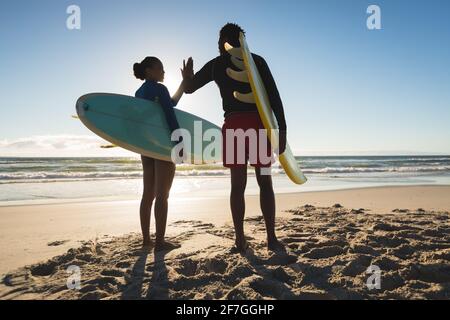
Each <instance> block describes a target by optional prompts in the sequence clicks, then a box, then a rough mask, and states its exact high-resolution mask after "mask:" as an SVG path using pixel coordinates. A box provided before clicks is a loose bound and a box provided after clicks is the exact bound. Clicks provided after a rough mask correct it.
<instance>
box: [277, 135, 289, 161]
mask: <svg viewBox="0 0 450 320" xmlns="http://www.w3.org/2000/svg"><path fill="white" fill-rule="evenodd" d="M279 133H280V134H279V136H280V137H279V139H280V140H279V144H278V155H282V154H283V153H284V151H286V136H287V131H286V130H280V131H279Z"/></svg>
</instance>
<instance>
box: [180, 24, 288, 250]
mask: <svg viewBox="0 0 450 320" xmlns="http://www.w3.org/2000/svg"><path fill="white" fill-rule="evenodd" d="M241 32H242V33H244V30H242V28H241V27H240V26H238V25H236V24H233V23H228V24H226V25H225V26H224V27H223V28H222V29H221V31H220V36H219V51H220V56H218V57H216V58H214V59H213V60H211V61H209V62H208V63H207V64H206V65H205V66H204V67H203V68H202V69H201V70H200V71H199V72H197V73H196V74H195V75H194V71H193V61H192V58H189V60H188V62H187V65H186V68H185V72H183V78H184V91H185V93H193V92H195V91H196V90H198V89H199V88H201V87H203V86H204V85H206V84H207V83H209V82H211V81H215V82H216V84H217V86H218V87H219V89H220V94H221V96H222V100H223V109H224V111H225V122H224V125H223V127H222V135H223V152H222V153H223V164H224V166H225V167H228V168H230V173H231V194H230V205H231V212H232V215H233V223H234V228H235V232H236V242H235V244H236V250H237V251H238V252H241V253H244V252H245V251H246V250H247V248H248V243H247V241H246V239H245V236H244V216H245V197H244V193H245V187H246V184H247V163H246V162H247V161H249V160H250V161H249V163H250V165H251V166H253V167H255V173H256V179H257V182H258V185H259V188H260V205H261V210H262V213H263V216H264V221H265V224H266V230H267V246H268V249H269V250H274V251H279V250H283V249H284V246H283V245H282V243H281V242H279V241H278V239H277V237H276V235H275V195H274V191H273V187H272V177H271V175H270V174H267V173H266V172H264V170H265V169H266V168H269V169H270V167H271V165H272V162H273V158H271V157H272V151H271V146H270V143H266V144H265V145H266V146H267V150H263V152H262V153H263V154H267V155H268V156H269V159H270V158H271V159H270V161H268V162H267V161H263V159H262V158H261V157H260V155H261V152H259V151H260V147H261V145H262V144H261V143H260V140H261V139H262V138H261V136H260V135H257V137H258V138H257V140H256V141H252V143H257V144H258V147H257V150H258V155H257V157H256V159H250V157H249V153H250V150H249V149H251V147H252V146H250V145H249V143H245V144H243V145H242V147H243V148H245V150H244V152H245V156H246V159H245V160H246V161H245V162H244V163H241V162H239V161H236V155H235V157H232V158H233V160H232V161H229V160H230V159H227V154H229V153H230V152H233V151H236V145H235V144H236V143H235V141H230V139H235V136H233V137H231V138H230V136H229V135H227V134H226V132H227V131H229V130H234V131H235V132H238V131H239V132H242V131H247V130H256V131H259V130H261V129H264V126H263V124H262V122H261V119H260V117H259V114H258V110H257V107H256V104H254V103H245V102H242V101H239V100H237V99H236V98H235V97H234V95H233V92H234V91H238V92H250V91H251V88H250V85H249V84H248V83H245V82H239V81H236V80H233V79H232V78H230V77H229V76H228V75H227V72H226V70H227V68H231V69H233V70H235V71H240V70H238V69H237V67H236V66H235V65H234V64H233V63H232V61H231V56H230V54H228V52H227V51H226V49H225V46H224V45H225V43H229V44H231V45H232V46H233V47H235V48H236V47H240V43H239V34H240V33H241ZM244 34H245V33H244ZM253 58H254V60H255V63H256V65H257V67H258V71H259V73H260V75H261V78H262V79H263V82H264V85H265V88H266V90H267V93H268V96H269V101H270V104H271V106H272V109H273V112H274V114H275V117H276V119H277V121H278V125H279V129H280V143H279V145H280V147H279V154H282V153H283V152H284V150H285V148H286V121H285V118H284V111H283V104H282V102H281V98H280V95H279V93H278V90H277V87H276V84H275V81H274V79H273V77H272V74H271V72H270V69H269V67H268V66H267V63H266V62H265V60H264V59H263V58H262V57H260V56H258V55H255V54H253ZM263 137H264V139H266V140H268V139H267V136H265V135H263ZM230 146H231V147H230ZM230 148H234V150H231V149H230ZM235 153H236V152H234V154H235ZM229 158H231V157H229ZM252 158H254V157H252ZM266 158H267V157H266ZM227 160H228V161H227ZM266 171H267V170H266Z"/></svg>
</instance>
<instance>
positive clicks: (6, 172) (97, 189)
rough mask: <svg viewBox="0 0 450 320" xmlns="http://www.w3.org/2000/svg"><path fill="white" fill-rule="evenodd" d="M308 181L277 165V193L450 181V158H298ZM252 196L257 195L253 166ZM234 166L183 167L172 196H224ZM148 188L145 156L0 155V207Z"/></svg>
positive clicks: (125, 194)
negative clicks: (292, 177)
mask: <svg viewBox="0 0 450 320" xmlns="http://www.w3.org/2000/svg"><path fill="white" fill-rule="evenodd" d="M296 159H297V161H298V163H299V165H300V166H301V168H302V169H303V172H304V173H305V175H306V176H307V177H308V182H307V183H306V184H304V185H301V186H298V185H295V184H293V183H292V182H291V181H290V180H289V178H288V177H287V176H286V175H285V174H284V171H283V170H282V168H281V167H280V166H279V165H278V164H276V165H275V166H274V168H273V169H272V175H273V181H274V188H275V192H276V193H287V192H304V191H318V190H337V189H347V188H359V187H372V186H404V185H437V184H440V185H450V156H336V157H331V156H330V157H325V156H322V157H296ZM248 172H249V179H248V184H247V190H246V194H249V195H250V194H257V193H258V187H257V183H256V179H255V178H254V170H253V169H251V168H249V171H248ZM229 190H230V175H229V170H228V169H226V168H223V167H222V166H221V165H220V164H217V165H203V166H194V165H179V166H177V171H176V177H175V180H174V183H173V187H172V190H171V197H223V196H226V195H228V193H229ZM141 192H142V165H141V162H140V158H138V157H135V158H0V205H8V204H10V203H12V202H13V201H14V202H16V201H33V200H39V201H40V202H42V201H44V202H45V201H52V200H62V199H86V198H102V197H120V198H131V199H135V198H136V199H138V198H139V197H140V195H141Z"/></svg>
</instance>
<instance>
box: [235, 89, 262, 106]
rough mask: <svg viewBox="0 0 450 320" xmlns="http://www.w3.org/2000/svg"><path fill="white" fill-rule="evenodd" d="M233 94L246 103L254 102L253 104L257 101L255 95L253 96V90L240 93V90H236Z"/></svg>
mask: <svg viewBox="0 0 450 320" xmlns="http://www.w3.org/2000/svg"><path fill="white" fill-rule="evenodd" d="M233 96H234V97H235V98H236V99H237V100H239V101H241V102H244V103H252V104H254V103H256V101H255V97H254V96H253V92H249V93H240V92H237V91H234V92H233Z"/></svg>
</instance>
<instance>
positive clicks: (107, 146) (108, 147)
mask: <svg viewBox="0 0 450 320" xmlns="http://www.w3.org/2000/svg"><path fill="white" fill-rule="evenodd" d="M100 148H102V149H112V148H117V146H116V145H115V144H104V145H102V146H100Z"/></svg>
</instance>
